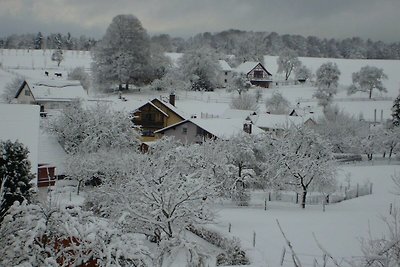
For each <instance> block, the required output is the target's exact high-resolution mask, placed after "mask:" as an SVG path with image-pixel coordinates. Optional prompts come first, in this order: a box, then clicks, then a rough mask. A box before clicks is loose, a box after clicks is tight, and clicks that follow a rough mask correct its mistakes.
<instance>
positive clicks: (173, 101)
mask: <svg viewBox="0 0 400 267" xmlns="http://www.w3.org/2000/svg"><path fill="white" fill-rule="evenodd" d="M169 103H170V104H171V105H173V106H175V93H171V94H170V95H169Z"/></svg>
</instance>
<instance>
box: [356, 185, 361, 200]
mask: <svg viewBox="0 0 400 267" xmlns="http://www.w3.org/2000/svg"><path fill="white" fill-rule="evenodd" d="M359 189H360V185H359V184H357V191H356V197H358V196H359Z"/></svg>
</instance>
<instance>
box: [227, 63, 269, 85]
mask: <svg viewBox="0 0 400 267" xmlns="http://www.w3.org/2000/svg"><path fill="white" fill-rule="evenodd" d="M234 71H235V72H237V73H242V74H245V75H246V77H247V79H248V80H249V81H250V83H251V84H252V85H255V86H260V87H264V88H269V87H270V84H271V83H272V74H271V73H270V72H269V71H268V70H267V69H266V68H265V67H264V66H263V65H262V64H261V63H260V62H256V61H246V62H244V63H242V64H240V65H239V66H237V67H236V68H235V69H234Z"/></svg>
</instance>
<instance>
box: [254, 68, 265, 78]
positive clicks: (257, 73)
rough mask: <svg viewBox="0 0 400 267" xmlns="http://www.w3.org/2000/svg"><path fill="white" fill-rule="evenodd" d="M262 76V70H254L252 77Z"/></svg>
mask: <svg viewBox="0 0 400 267" xmlns="http://www.w3.org/2000/svg"><path fill="white" fill-rule="evenodd" d="M262 77H263V72H262V70H255V71H254V78H262Z"/></svg>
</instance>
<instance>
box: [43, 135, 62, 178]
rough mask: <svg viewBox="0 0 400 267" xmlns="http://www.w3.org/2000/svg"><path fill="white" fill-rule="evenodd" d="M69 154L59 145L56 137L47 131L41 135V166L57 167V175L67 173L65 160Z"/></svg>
mask: <svg viewBox="0 0 400 267" xmlns="http://www.w3.org/2000/svg"><path fill="white" fill-rule="evenodd" d="M66 156H67V153H66V152H65V151H64V149H63V148H62V147H61V145H60V144H59V143H58V141H57V138H56V137H55V136H54V135H51V134H48V133H46V132H45V131H40V134H39V155H38V162H39V163H41V164H49V165H52V166H55V167H56V174H57V175H60V174H64V173H65V159H66Z"/></svg>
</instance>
